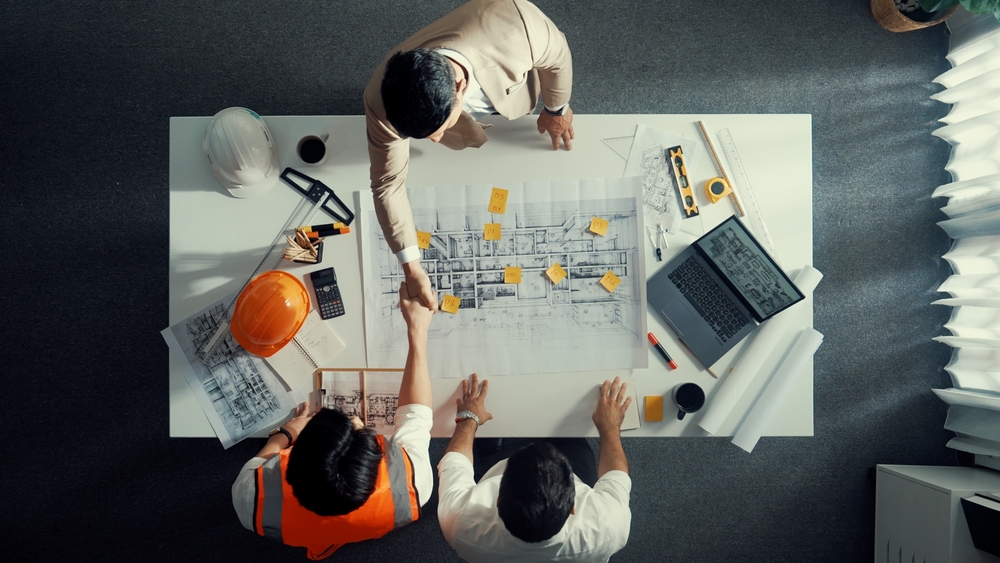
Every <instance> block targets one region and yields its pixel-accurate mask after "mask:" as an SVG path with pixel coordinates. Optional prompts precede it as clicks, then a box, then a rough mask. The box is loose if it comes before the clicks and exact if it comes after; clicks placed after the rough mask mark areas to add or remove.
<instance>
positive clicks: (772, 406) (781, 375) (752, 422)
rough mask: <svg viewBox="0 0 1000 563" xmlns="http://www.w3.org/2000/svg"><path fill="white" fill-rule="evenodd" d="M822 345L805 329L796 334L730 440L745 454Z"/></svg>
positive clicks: (751, 448)
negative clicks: (793, 341)
mask: <svg viewBox="0 0 1000 563" xmlns="http://www.w3.org/2000/svg"><path fill="white" fill-rule="evenodd" d="M822 343H823V335H822V334H820V333H819V332H816V331H815V330H813V329H811V328H806V329H805V330H803V331H802V332H801V333H800V334H799V336H798V337H797V338H796V339H795V343H794V344H792V349H791V350H790V351H789V352H788V355H787V356H785V359H784V360H782V362H781V365H780V366H778V371H777V372H776V373H775V374H774V377H772V378H771V381H769V382H768V383H767V386H766V387H765V388H764V392H763V393H762V394H761V396H760V398H758V399H757V402H756V403H755V404H754V406H753V409H752V410H751V411H750V414H749V415H747V418H746V420H744V421H743V424H741V425H740V428H739V430H737V431H736V436H734V437H733V443H734V444H736V445H737V446H739V447H741V448H743V449H744V450H746V451H747V452H752V451H753V448H754V446H756V445H757V442H758V441H759V440H760V437H761V436H763V434H764V431H765V430H766V429H767V425H768V424H769V423H770V422H771V420H772V419H773V418H774V417H775V416H776V415H777V414H778V411H779V410H780V409H781V403H782V401H784V400H785V397H787V396H788V392H789V391H791V389H792V387H793V386H794V385H795V382H796V381H797V380H798V379H799V378H801V377H804V376H805V375H806V374H807V371H808V368H807V364H808V363H809V360H810V359H811V358H812V357H813V354H815V353H816V350H818V349H819V346H820V344H822Z"/></svg>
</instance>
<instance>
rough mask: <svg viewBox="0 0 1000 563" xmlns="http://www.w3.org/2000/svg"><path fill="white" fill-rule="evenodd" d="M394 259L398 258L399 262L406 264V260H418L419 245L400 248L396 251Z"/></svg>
mask: <svg viewBox="0 0 1000 563" xmlns="http://www.w3.org/2000/svg"><path fill="white" fill-rule="evenodd" d="M396 259H398V260H399V263H400V264H406V263H407V262H413V261H414V260H420V247H419V246H407V247H406V248H404V249H403V250H400V251H399V252H397V253H396Z"/></svg>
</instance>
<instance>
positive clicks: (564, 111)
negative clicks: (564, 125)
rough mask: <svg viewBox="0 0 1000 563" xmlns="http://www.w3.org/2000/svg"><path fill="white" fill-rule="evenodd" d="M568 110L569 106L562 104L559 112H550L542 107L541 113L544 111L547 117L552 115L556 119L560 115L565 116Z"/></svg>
mask: <svg viewBox="0 0 1000 563" xmlns="http://www.w3.org/2000/svg"><path fill="white" fill-rule="evenodd" d="M568 109H569V104H564V105H563V107H561V108H559V111H552V110H550V109H549V108H547V107H545V106H544V105H543V106H542V111H544V112H545V113H547V114H549V115H554V116H557V117H558V116H561V115H566V110H568Z"/></svg>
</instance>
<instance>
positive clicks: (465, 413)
mask: <svg viewBox="0 0 1000 563" xmlns="http://www.w3.org/2000/svg"><path fill="white" fill-rule="evenodd" d="M465 419H472V420H475V421H476V428H479V427H480V426H482V423H480V422H479V417H478V416H476V413H474V412H472V411H470V410H464V411H461V412H459V413H458V414H456V415H455V422H456V423H458V422H459V421H462V420H465Z"/></svg>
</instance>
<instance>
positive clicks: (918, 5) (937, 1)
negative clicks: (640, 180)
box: [871, 0, 1000, 32]
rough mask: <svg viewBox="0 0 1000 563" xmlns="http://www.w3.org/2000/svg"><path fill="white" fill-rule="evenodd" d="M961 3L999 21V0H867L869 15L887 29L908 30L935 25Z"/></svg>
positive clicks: (975, 11)
mask: <svg viewBox="0 0 1000 563" xmlns="http://www.w3.org/2000/svg"><path fill="white" fill-rule="evenodd" d="M959 6H962V7H963V8H965V9H966V10H969V11H970V12H973V13H976V14H993V15H994V16H995V17H996V18H997V20H1000V0H871V8H872V15H873V16H875V21H876V22H878V24H879V25H880V26H882V27H883V28H885V29H888V30H889V31H896V32H899V31H912V30H914V29H923V28H925V27H930V26H932V25H937V24H939V23H941V22H943V21H944V20H946V19H947V18H948V16H950V15H952V14H953V13H955V10H957V9H958V8H959Z"/></svg>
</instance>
